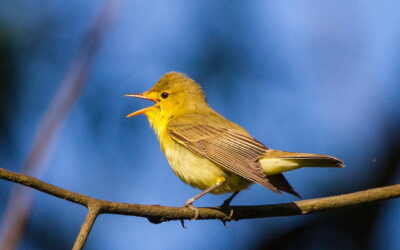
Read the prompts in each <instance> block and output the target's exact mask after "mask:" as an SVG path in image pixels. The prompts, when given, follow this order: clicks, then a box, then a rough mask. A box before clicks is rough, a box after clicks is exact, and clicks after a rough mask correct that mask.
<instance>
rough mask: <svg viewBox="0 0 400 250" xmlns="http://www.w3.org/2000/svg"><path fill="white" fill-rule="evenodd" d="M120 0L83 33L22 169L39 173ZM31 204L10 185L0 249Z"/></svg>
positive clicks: (16, 235) (10, 244) (17, 233)
mask: <svg viewBox="0 0 400 250" xmlns="http://www.w3.org/2000/svg"><path fill="white" fill-rule="evenodd" d="M122 1H123V0H119V1H114V0H108V1H107V2H106V4H105V5H104V7H103V8H102V10H101V11H100V13H99V15H98V17H97V19H96V20H95V22H94V24H93V25H92V27H91V28H90V29H89V31H88V32H87V34H86V35H85V37H84V39H83V41H82V45H81V48H80V50H78V53H77V54H76V56H75V58H74V59H73V61H72V63H71V66H70V68H69V70H68V72H67V74H66V76H65V78H64V80H63V81H62V82H61V84H60V88H59V89H58V91H57V93H56V95H55V96H54V98H53V100H52V102H51V103H50V105H49V107H48V109H47V111H46V112H45V114H44V115H43V117H42V119H41V121H40V124H39V127H38V129H37V133H36V137H35V139H34V142H33V144H32V147H31V149H30V151H29V153H28V155H27V157H26V160H25V162H24V164H23V167H22V171H23V172H24V173H26V174H29V175H32V176H41V175H42V173H44V172H45V166H46V165H45V162H46V159H47V158H48V156H49V154H50V152H51V149H52V145H53V144H54V140H55V138H56V136H57V134H58V132H59V131H60V130H61V128H62V125H63V123H64V121H65V119H66V117H67V115H68V114H69V111H70V110H71V108H72V106H73V105H74V103H75V102H76V100H77V98H78V97H79V95H80V93H81V92H82V89H83V87H84V86H85V83H86V79H87V77H88V75H89V70H90V68H91V65H92V64H93V60H94V57H95V55H96V52H97V49H98V47H99V44H100V42H101V41H102V38H103V37H104V34H105V31H106V30H107V28H108V27H109V26H110V25H111V23H112V21H113V20H114V18H115V16H116V14H117V12H118V9H119V7H120V5H121V3H122ZM31 204H32V194H31V192H30V190H26V189H20V188H19V187H15V188H13V189H12V191H11V194H10V199H9V202H8V204H7V208H6V210H5V211H6V212H5V213H4V216H3V223H2V228H0V229H1V230H0V249H15V248H16V247H17V244H18V242H19V239H20V238H21V236H22V234H23V231H24V228H25V225H26V222H27V219H28V217H29V214H30V210H31V209H30V207H31ZM16 207H18V209H16Z"/></svg>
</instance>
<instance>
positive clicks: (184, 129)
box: [125, 72, 344, 219]
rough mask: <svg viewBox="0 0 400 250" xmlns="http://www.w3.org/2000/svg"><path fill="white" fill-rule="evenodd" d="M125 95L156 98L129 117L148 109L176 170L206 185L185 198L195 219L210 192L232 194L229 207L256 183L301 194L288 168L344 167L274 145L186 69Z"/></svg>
mask: <svg viewBox="0 0 400 250" xmlns="http://www.w3.org/2000/svg"><path fill="white" fill-rule="evenodd" d="M125 96H127V97H135V98H140V99H146V100H150V101H152V102H154V105H153V106H149V107H146V108H144V109H141V110H138V111H136V112H133V113H130V114H129V115H127V117H133V116H136V115H139V114H145V115H146V116H147V119H148V121H149V123H150V126H151V127H152V128H153V130H154V131H155V134H156V135H157V138H158V140H159V142H160V146H161V150H162V152H163V153H164V154H165V156H166V158H167V160H168V162H169V164H170V166H171V168H172V170H173V171H174V173H175V174H176V175H177V176H178V177H179V178H180V179H181V180H182V181H183V182H184V183H186V184H189V185H190V186H192V187H194V188H197V189H200V190H202V191H201V192H200V193H198V194H197V195H195V196H193V197H191V198H190V199H188V200H187V201H186V202H185V203H184V207H188V208H190V209H192V210H193V211H194V212H195V216H194V218H193V219H196V218H197V217H198V215H199V212H198V209H197V208H196V207H195V206H194V205H193V203H194V202H195V201H196V200H198V199H199V198H200V197H202V196H204V195H205V194H208V193H212V194H225V193H232V195H231V196H230V197H229V198H228V199H226V200H225V201H224V202H223V204H222V205H221V206H225V207H229V206H230V202H231V201H232V199H233V198H234V197H235V196H236V195H237V194H238V193H239V192H240V191H242V190H245V189H247V188H248V187H249V186H250V185H252V184H254V183H256V184H259V185H261V186H263V187H266V188H268V189H269V190H271V191H272V192H274V193H277V194H281V193H282V191H283V192H286V193H289V194H291V195H294V196H296V197H298V198H301V196H300V195H299V194H298V193H297V192H296V190H295V189H294V188H293V187H292V186H291V185H290V183H289V182H288V181H287V179H286V178H285V177H284V175H283V174H282V173H284V172H287V171H291V170H295V169H299V168H302V167H339V168H340V167H344V164H343V162H342V161H341V160H340V159H338V158H335V157H332V156H328V155H323V154H312V153H295V152H288V151H280V150H274V149H270V148H268V147H267V146H265V145H264V144H263V143H261V142H259V141H258V140H256V139H255V138H254V137H252V136H251V135H250V134H249V133H248V132H247V131H246V130H245V129H244V128H242V127H241V126H239V125H237V124H236V123H234V122H231V121H230V120H228V119H226V118H224V117H223V116H222V115H220V114H219V113H217V112H216V111H215V110H213V109H212V108H211V107H210V106H209V105H208V103H207V100H206V96H205V94H204V92H203V90H202V88H201V86H200V85H199V84H197V83H196V82H195V81H194V80H193V79H191V78H190V77H188V76H187V75H185V74H183V73H179V72H168V73H166V74H164V75H163V76H162V77H161V78H160V79H159V80H158V81H157V82H156V84H155V85H154V86H153V87H152V88H151V89H150V90H148V91H146V92H143V93H140V94H126V95H125Z"/></svg>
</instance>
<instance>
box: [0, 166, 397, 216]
mask: <svg viewBox="0 0 400 250" xmlns="http://www.w3.org/2000/svg"><path fill="white" fill-rule="evenodd" d="M0 178H2V179H5V180H8V181H12V182H16V183H19V184H22V185H25V186H28V187H31V188H34V189H37V190H39V191H41V192H44V193H47V194H49V195H52V196H55V197H58V198H61V199H64V200H67V201H71V202H74V203H77V204H81V205H83V206H85V207H89V204H91V203H96V204H98V205H99V208H100V210H99V213H100V214H101V213H103V214H104V213H105V214H121V215H131V216H139V217H144V218H147V219H149V220H150V221H151V222H153V223H159V222H164V221H171V220H190V219H191V218H192V217H193V211H192V210H191V209H189V208H185V207H167V206H159V205H139V204H129V203H120V202H111V201H106V200H100V199H95V198H92V197H89V196H86V195H82V194H79V193H75V192H72V191H69V190H66V189H62V188H60V187H57V186H54V185H51V184H48V183H46V182H43V181H41V180H38V179H36V178H33V177H30V176H27V175H24V174H19V173H15V172H12V171H9V170H6V169H2V168H0ZM397 197H400V184H396V185H392V186H387V187H380V188H372V189H368V190H364V191H359V192H354V193H349V194H343V195H336V196H330V197H325V198H317V199H310V200H302V201H296V202H291V203H282V204H273V205H260V206H232V207H231V208H230V209H233V217H232V219H233V220H242V219H255V218H266V217H277V216H293V215H302V214H311V213H316V212H320V211H324V210H329V209H336V208H342V207H348V206H353V205H360V204H368V203H371V202H376V201H381V200H386V199H393V198H397ZM230 209H226V208H222V207H203V208H199V212H200V213H199V218H198V219H200V220H212V219H217V220H223V221H224V220H228V218H229V212H230Z"/></svg>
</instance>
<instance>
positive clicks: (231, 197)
mask: <svg viewBox="0 0 400 250" xmlns="http://www.w3.org/2000/svg"><path fill="white" fill-rule="evenodd" d="M239 192H240V191H235V192H234V193H233V194H232V195H231V196H229V198H228V199H226V200H225V201H224V203H222V205H221V207H230V204H231V201H232V200H233V198H235V196H236V195H237V194H238V193H239Z"/></svg>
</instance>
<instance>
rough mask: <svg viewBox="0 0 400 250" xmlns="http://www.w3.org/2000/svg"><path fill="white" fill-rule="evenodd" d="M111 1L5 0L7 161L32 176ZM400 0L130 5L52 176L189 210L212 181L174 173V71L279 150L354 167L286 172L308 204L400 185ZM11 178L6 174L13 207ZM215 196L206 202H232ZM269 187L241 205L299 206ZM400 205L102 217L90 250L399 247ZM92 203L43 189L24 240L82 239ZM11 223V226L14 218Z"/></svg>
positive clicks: (67, 131) (0, 48) (69, 125)
mask: <svg viewBox="0 0 400 250" xmlns="http://www.w3.org/2000/svg"><path fill="white" fill-rule="evenodd" d="M102 6H103V1H93V0H92V1H77V0H71V1H38V0H29V1H28V0H18V1H16V0H2V1H1V2H0V56H1V57H0V60H1V61H0V63H1V66H0V67H1V71H0V84H1V93H0V98H1V99H0V105H1V107H0V112H1V113H0V116H1V119H0V166H1V167H5V168H7V169H10V170H14V171H20V169H21V164H22V163H23V160H24V157H25V156H26V154H27V152H28V150H29V147H30V146H31V143H32V141H33V138H34V135H35V129H36V127H37V125H38V123H39V120H40V118H41V116H42V115H43V113H44V111H45V110H46V108H47V106H48V105H49V103H50V101H51V99H52V97H53V95H54V93H55V91H56V90H57V88H58V86H59V84H60V82H61V80H62V79H63V77H64V76H65V73H66V71H67V69H68V67H69V65H70V63H71V60H72V58H73V55H74V54H75V52H76V51H77V48H78V47H79V44H80V42H81V39H82V37H83V35H84V34H85V32H86V31H87V30H88V28H89V27H90V25H91V24H92V22H93V21H94V19H95V17H96V14H97V13H98V11H99V10H100V9H101V7H102ZM399 9H400V2H397V1H317V0H315V1H302V2H301V3H300V2H296V3H294V2H283V1H235V2H232V1H212V0H208V1H127V2H125V4H124V6H123V8H122V10H121V12H120V13H119V15H118V17H117V19H116V20H115V23H114V25H113V27H112V28H111V29H110V30H109V32H107V34H106V36H105V39H104V41H103V42H102V44H101V47H100V50H99V52H98V54H97V56H96V60H95V63H94V65H93V68H92V70H91V73H90V76H89V79H88V83H87V86H86V87H85V89H84V90H83V93H82V95H81V96H80V98H79V100H78V102H77V103H76V105H75V106H74V108H73V110H72V112H71V113H70V115H69V117H68V119H67V122H66V124H65V126H64V127H63V129H62V131H61V133H60V135H59V137H58V138H57V140H56V142H55V147H54V150H53V153H52V155H51V157H50V159H49V161H48V163H47V166H48V168H47V170H46V173H45V175H44V176H43V177H42V179H43V180H44V181H47V182H49V183H52V184H54V185H57V186H60V187H63V188H66V189H70V190H73V191H76V192H81V193H84V194H86V195H89V196H93V197H96V198H100V199H106V200H112V201H120V202H131V203H140V204H162V205H168V206H180V205H182V204H183V203H184V202H185V201H186V200H187V199H188V198H189V197H191V196H193V195H194V194H196V193H197V192H198V191H197V190H195V189H192V188H191V187H189V186H187V185H185V184H184V183H182V182H181V181H180V180H179V179H178V178H177V177H176V176H175V175H174V174H173V172H172V171H171V169H170V167H169V165H168V163H167V161H166V159H165V157H164V155H163V154H162V153H161V151H160V149H159V144H158V142H157V139H156V137H155V135H154V134H153V131H152V130H151V128H150V127H149V126H148V122H147V121H146V119H145V117H144V116H141V117H135V118H131V119H126V118H125V115H126V114H128V113H130V112H133V111H135V110H137V109H139V108H143V107H145V106H146V105H148V104H149V103H148V102H145V101H140V100H132V99H127V98H123V95H124V94H126V93H135V92H143V91H145V90H147V89H149V88H150V87H151V86H152V85H153V84H154V83H155V82H156V81H157V80H158V78H159V77H161V76H162V75H163V74H164V73H166V72H168V71H172V70H173V71H180V72H184V73H186V74H188V75H189V76H190V77H192V78H194V79H195V80H196V81H197V82H199V83H200V84H201V85H202V86H203V88H204V90H205V92H206V94H207V99H208V101H209V103H210V105H211V106H212V107H213V108H215V109H216V110H217V111H218V112H220V113H221V114H222V115H224V116H225V117H227V118H229V119H231V120H232V121H234V122H236V123H238V124H240V125H242V126H243V127H245V128H246V129H247V130H248V131H249V132H250V133H251V134H252V135H253V136H254V137H255V138H257V139H258V140H259V141H261V142H263V143H265V144H266V145H267V146H269V147H271V148H274V149H281V150H288V151H298V152H313V153H323V154H329V155H333V156H336V157H339V158H341V159H342V160H343V161H345V163H346V165H347V167H346V168H344V169H328V168H325V169H317V168H312V169H311V168H308V169H302V170H297V171H293V172H290V173H287V174H286V177H287V178H288V180H289V181H290V182H291V183H292V185H293V186H294V187H295V188H296V190H297V191H298V192H299V193H300V194H301V195H302V196H303V197H304V198H315V197H322V196H328V195H334V194H340V193H346V192H353V191H358V190H362V189H366V188H372V187H376V186H383V185H389V184H395V183H396V182H397V183H399V182H400V173H399V168H400V166H399V157H400V156H399V147H400V145H399V138H400V136H399V135H400V131H399V130H400V126H399V124H400V111H399V107H400V84H399V76H400V74H399V66H400V60H399V55H400V28H399V27H400V15H399ZM10 190H11V183H8V182H5V181H0V195H1V197H4V198H2V199H1V200H0V214H3V212H4V208H5V205H6V201H7V199H8V196H9V192H10ZM225 198H227V195H224V196H213V195H207V196H205V197H204V198H202V199H201V200H199V201H198V202H197V203H196V205H198V206H213V205H219V204H220V203H221V202H222V201H223V200H224V199H225ZM294 200H296V199H295V198H294V197H292V196H290V195H283V196H278V195H275V194H273V193H272V192H270V191H269V190H267V189H265V188H263V187H261V186H258V185H254V186H252V187H251V189H250V190H248V191H244V192H242V193H241V194H239V196H238V197H237V198H236V199H235V200H234V201H233V204H234V205H252V204H269V203H281V202H290V201H294ZM399 208H400V201H399V200H391V201H385V202H382V203H379V205H375V206H364V207H357V208H351V209H344V210H339V211H334V212H324V213H319V214H315V215H307V216H296V217H283V218H269V219H257V220H245V221H239V222H232V223H231V227H230V228H228V229H226V228H224V227H223V225H222V223H221V222H219V221H196V222H187V223H186V225H187V226H188V227H189V228H188V229H187V230H185V229H182V227H181V225H180V223H179V222H169V223H163V224H160V225H153V224H150V223H149V222H148V221H147V220H146V219H142V218H136V217H127V216H116V215H101V216H100V217H99V218H98V220H97V221H96V223H95V225H94V228H93V230H92V232H91V234H90V236H89V239H88V242H87V245H86V249H133V248H136V249H189V248H190V249H205V248H214V249H243V248H267V247H268V248H275V249H294V248H296V249H299V248H306V249H321V248H324V249H337V248H338V247H341V248H342V249H365V248H370V249H378V248H379V249H396V248H398V247H399V246H400V239H399V237H398V236H399V235H400V225H399V224H400V213H399ZM85 213H86V209H85V208H83V207H80V206H78V205H75V204H71V203H69V202H65V201H63V200H60V199H56V198H54V197H50V196H47V195H45V194H42V193H39V192H35V202H34V206H33V210H32V216H31V219H30V221H29V224H28V226H27V231H26V234H25V236H24V238H23V242H22V244H21V245H20V246H21V249H37V248H41V249H54V248H58V249H62V248H65V249H69V248H70V247H71V246H72V243H73V241H74V239H75V237H76V234H77V233H78V231H79V228H80V225H81V223H82V221H83V219H84V217H85ZM0 226H1V225H0Z"/></svg>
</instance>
